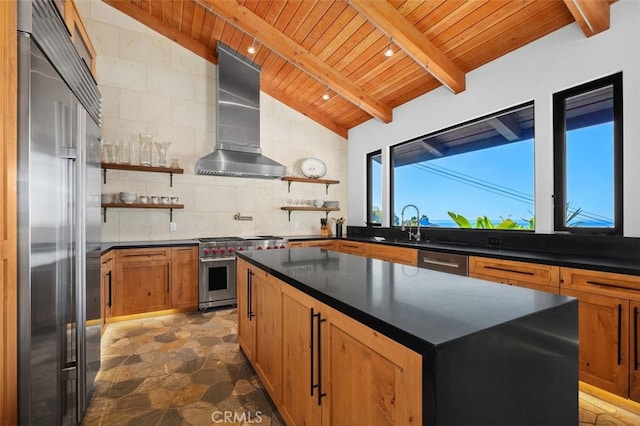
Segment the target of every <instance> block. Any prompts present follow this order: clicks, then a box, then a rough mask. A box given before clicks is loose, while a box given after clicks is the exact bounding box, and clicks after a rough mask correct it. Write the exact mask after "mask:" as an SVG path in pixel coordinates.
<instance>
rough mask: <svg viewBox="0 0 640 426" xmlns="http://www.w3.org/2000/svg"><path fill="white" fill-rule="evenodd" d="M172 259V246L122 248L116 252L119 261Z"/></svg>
mask: <svg viewBox="0 0 640 426" xmlns="http://www.w3.org/2000/svg"><path fill="white" fill-rule="evenodd" d="M167 259H171V248H170V247H158V248H152V249H146V248H145V249H121V250H118V251H117V252H116V260H117V261H118V262H145V261H152V260H167Z"/></svg>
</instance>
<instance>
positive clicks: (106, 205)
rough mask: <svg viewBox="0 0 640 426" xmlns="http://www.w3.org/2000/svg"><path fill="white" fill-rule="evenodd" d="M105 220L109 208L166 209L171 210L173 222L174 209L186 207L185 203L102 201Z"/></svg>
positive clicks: (170, 214)
mask: <svg viewBox="0 0 640 426" xmlns="http://www.w3.org/2000/svg"><path fill="white" fill-rule="evenodd" d="M101 207H102V212H103V221H104V222H106V221H107V209H164V210H169V221H170V222H173V210H174V209H176V210H180V209H184V204H141V203H134V204H124V203H102V204H101Z"/></svg>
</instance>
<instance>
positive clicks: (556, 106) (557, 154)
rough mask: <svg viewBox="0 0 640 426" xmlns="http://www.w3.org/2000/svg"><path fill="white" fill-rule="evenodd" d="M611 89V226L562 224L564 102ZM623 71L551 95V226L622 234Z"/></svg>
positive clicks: (570, 230) (586, 232) (577, 231)
mask: <svg viewBox="0 0 640 426" xmlns="http://www.w3.org/2000/svg"><path fill="white" fill-rule="evenodd" d="M606 86H612V88H613V185H614V189H613V197H614V202H613V206H614V207H613V208H614V212H613V220H614V226H613V227H612V228H603V227H572V226H566V225H565V224H564V222H565V218H566V216H565V215H566V212H565V209H566V207H565V206H566V203H567V196H566V195H567V194H566V134H567V132H566V120H565V112H566V111H565V101H566V99H567V98H571V97H574V96H578V95H581V94H584V93H588V92H592V91H594V90H597V89H600V88H603V87H606ZM622 96H623V90H622V72H618V73H616V74H612V75H609V76H606V77H602V78H599V79H597V80H593V81H590V82H588V83H584V84H581V85H579V86H575V87H572V88H569V89H566V90H563V91H560V92H557V93H554V94H553V100H552V108H553V110H552V114H553V176H554V178H553V201H554V203H553V229H554V231H556V232H557V231H560V232H568V233H571V234H576V235H577V234H582V235H593V234H600V235H603V234H604V235H617V236H621V235H623V222H622V220H623V215H622V209H623V199H622V197H623V191H622V188H623V173H622V161H623V159H622V150H623V112H622V108H623V102H622Z"/></svg>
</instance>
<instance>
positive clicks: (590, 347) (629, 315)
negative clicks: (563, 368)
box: [560, 267, 640, 402]
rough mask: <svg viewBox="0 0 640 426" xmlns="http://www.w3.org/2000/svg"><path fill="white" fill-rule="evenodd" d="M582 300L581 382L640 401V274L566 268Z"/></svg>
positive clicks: (567, 290) (566, 288)
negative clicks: (639, 340)
mask: <svg viewBox="0 0 640 426" xmlns="http://www.w3.org/2000/svg"><path fill="white" fill-rule="evenodd" d="M560 286H561V290H560V294H563V295H567V296H573V297H577V298H578V318H579V336H580V337H579V338H580V347H579V351H580V355H579V372H580V380H582V381H584V382H586V383H590V384H592V385H594V386H597V387H599V388H602V389H604V390H606V391H609V392H612V393H615V394H617V395H620V396H623V397H627V398H631V399H633V400H635V401H639V402H640V365H639V361H640V359H639V357H640V354H639V353H638V350H639V349H640V348H639V347H638V346H639V342H638V338H639V337H640V336H639V333H640V330H639V328H638V327H640V323H639V318H638V316H639V315H640V277H638V276H631V275H623V274H614V273H608V272H599V271H589V270H582V269H575V268H564V267H563V268H560Z"/></svg>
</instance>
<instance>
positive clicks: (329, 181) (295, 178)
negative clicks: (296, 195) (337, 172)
mask: <svg viewBox="0 0 640 426" xmlns="http://www.w3.org/2000/svg"><path fill="white" fill-rule="evenodd" d="M282 180H283V181H285V182H287V183H288V184H289V192H291V184H292V183H293V182H302V183H319V184H322V185H326V190H325V193H326V194H328V193H329V185H337V184H339V183H340V181H339V180H332V179H313V178H307V177H298V176H285V177H283V178H282Z"/></svg>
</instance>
